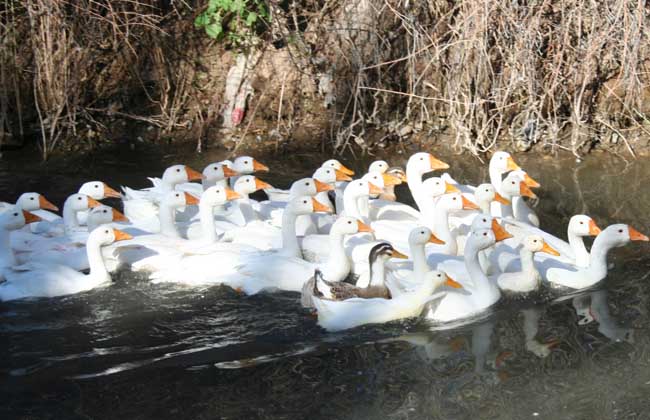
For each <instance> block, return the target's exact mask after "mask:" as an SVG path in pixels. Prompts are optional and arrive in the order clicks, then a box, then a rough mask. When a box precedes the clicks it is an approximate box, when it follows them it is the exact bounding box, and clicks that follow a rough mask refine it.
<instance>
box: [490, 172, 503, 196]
mask: <svg viewBox="0 0 650 420" xmlns="http://www.w3.org/2000/svg"><path fill="white" fill-rule="evenodd" d="M489 171H490V183H491V184H492V186H493V187H494V189H495V190H496V192H498V193H499V194H501V195H503V194H502V191H501V175H502V174H503V172H502V171H500V170H499V169H497V168H495V167H494V166H493V165H490V169H489Z"/></svg>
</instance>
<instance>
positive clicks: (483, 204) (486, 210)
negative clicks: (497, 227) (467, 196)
mask: <svg viewBox="0 0 650 420" xmlns="http://www.w3.org/2000/svg"><path fill="white" fill-rule="evenodd" d="M490 204H491V202H490V201H487V200H479V202H478V205H479V207H480V208H481V214H485V215H488V216H489V215H490Z"/></svg>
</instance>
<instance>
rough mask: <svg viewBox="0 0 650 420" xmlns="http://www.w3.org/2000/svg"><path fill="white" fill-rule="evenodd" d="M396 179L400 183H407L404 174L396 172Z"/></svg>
mask: <svg viewBox="0 0 650 420" xmlns="http://www.w3.org/2000/svg"><path fill="white" fill-rule="evenodd" d="M396 175H397V177H398V178H399V179H401V180H402V182H409V181H408V179H407V178H406V174H404V173H401V172H398V173H397V174H396Z"/></svg>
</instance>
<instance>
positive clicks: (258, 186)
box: [255, 178, 273, 191]
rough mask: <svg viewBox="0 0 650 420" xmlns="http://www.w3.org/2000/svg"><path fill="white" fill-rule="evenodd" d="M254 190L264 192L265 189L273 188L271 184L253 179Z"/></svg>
mask: <svg viewBox="0 0 650 420" xmlns="http://www.w3.org/2000/svg"><path fill="white" fill-rule="evenodd" d="M255 188H256V191H257V190H265V189H267V188H273V186H272V185H271V184H268V183H266V182H264V181H262V180H261V179H257V178H255Z"/></svg>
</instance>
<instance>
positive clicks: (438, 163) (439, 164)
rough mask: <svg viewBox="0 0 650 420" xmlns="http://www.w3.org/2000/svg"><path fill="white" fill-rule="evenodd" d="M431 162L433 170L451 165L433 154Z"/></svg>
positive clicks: (430, 157) (430, 158) (430, 156)
mask: <svg viewBox="0 0 650 420" xmlns="http://www.w3.org/2000/svg"><path fill="white" fill-rule="evenodd" d="M429 164H430V165H431V170H432V171H435V170H440V169H448V168H449V165H447V164H446V163H445V162H443V161H441V160H439V159H436V158H434V157H433V155H431V154H430V155H429Z"/></svg>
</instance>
